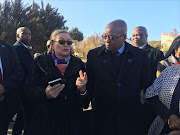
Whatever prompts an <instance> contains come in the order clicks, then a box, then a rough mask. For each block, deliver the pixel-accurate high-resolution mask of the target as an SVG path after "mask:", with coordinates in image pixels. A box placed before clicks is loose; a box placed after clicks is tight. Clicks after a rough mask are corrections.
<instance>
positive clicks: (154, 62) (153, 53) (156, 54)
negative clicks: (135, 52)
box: [143, 45, 164, 83]
mask: <svg viewBox="0 0 180 135" xmlns="http://www.w3.org/2000/svg"><path fill="white" fill-rule="evenodd" d="M143 50H145V51H146V52H147V55H148V58H149V61H150V66H151V67H150V68H151V73H152V75H151V76H152V83H153V82H154V80H155V79H156V72H157V66H158V63H159V61H161V60H163V59H164V55H163V52H161V51H160V50H157V49H155V48H153V47H152V46H150V45H146V46H145V47H144V48H143Z"/></svg>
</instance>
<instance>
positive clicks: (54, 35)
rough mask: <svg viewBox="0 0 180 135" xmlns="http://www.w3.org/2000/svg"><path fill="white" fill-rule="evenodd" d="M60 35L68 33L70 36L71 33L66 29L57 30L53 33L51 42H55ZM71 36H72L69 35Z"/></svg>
mask: <svg viewBox="0 0 180 135" xmlns="http://www.w3.org/2000/svg"><path fill="white" fill-rule="evenodd" d="M59 33H67V34H69V32H68V31H67V30H66V29H56V30H54V31H53V32H52V33H51V37H50V40H55V38H56V36H57V35H58V34H59ZM69 35H70V34H69Z"/></svg>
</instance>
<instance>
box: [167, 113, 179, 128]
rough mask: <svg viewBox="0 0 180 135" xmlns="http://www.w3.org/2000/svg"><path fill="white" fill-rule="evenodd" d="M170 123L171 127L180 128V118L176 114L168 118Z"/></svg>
mask: <svg viewBox="0 0 180 135" xmlns="http://www.w3.org/2000/svg"><path fill="white" fill-rule="evenodd" d="M168 125H169V128H171V129H180V119H179V117H178V116H176V115H174V114H173V115H171V116H170V117H169V119H168Z"/></svg>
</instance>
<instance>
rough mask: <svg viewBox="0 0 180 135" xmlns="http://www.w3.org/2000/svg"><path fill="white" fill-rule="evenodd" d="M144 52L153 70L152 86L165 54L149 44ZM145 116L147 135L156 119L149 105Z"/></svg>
mask: <svg viewBox="0 0 180 135" xmlns="http://www.w3.org/2000/svg"><path fill="white" fill-rule="evenodd" d="M143 50H145V51H146V52H147V55H148V58H149V62H150V69H151V83H150V84H152V83H153V82H154V80H155V79H156V72H157V65H158V63H159V61H161V60H163V59H164V55H163V52H161V51H160V50H157V49H155V48H153V47H152V46H150V45H148V44H147V45H146V46H145V47H144V48H143ZM145 114H146V115H145V116H146V117H145V126H146V127H145V130H146V134H147V133H148V130H149V127H150V125H151V123H152V122H153V120H154V119H155V117H156V114H154V112H153V109H151V106H150V105H149V104H145Z"/></svg>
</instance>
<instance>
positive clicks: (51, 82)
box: [48, 78, 62, 87]
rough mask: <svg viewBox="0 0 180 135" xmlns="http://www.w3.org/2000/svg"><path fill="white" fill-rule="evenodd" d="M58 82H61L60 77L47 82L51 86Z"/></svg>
mask: <svg viewBox="0 0 180 135" xmlns="http://www.w3.org/2000/svg"><path fill="white" fill-rule="evenodd" d="M58 83H60V84H62V79H61V78H58V79H55V80H52V81H50V82H48V84H49V85H50V86H51V87H52V86H54V85H56V84H58Z"/></svg>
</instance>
